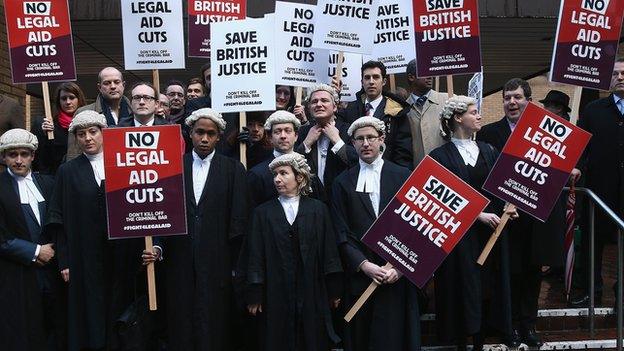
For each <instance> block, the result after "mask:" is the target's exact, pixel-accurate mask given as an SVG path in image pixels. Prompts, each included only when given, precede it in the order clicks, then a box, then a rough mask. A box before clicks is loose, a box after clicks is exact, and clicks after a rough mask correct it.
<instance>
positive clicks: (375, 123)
mask: <svg viewBox="0 0 624 351" xmlns="http://www.w3.org/2000/svg"><path fill="white" fill-rule="evenodd" d="M364 127H373V128H375V129H376V130H377V131H378V132H379V133H380V134H381V135H384V134H385V130H386V125H385V124H384V122H383V121H382V120H380V119H379V118H376V117H371V116H364V117H360V118H358V119H356V120H355V121H353V123H351V126H350V127H349V130H347V134H349V136H350V137H352V136H353V133H355V131H356V130H358V129H360V128H364Z"/></svg>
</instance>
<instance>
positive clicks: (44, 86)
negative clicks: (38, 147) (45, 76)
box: [41, 82, 54, 140]
mask: <svg viewBox="0 0 624 351" xmlns="http://www.w3.org/2000/svg"><path fill="white" fill-rule="evenodd" d="M41 91H43V109H44V110H45V119H46V120H47V121H48V122H50V123H54V122H53V121H52V107H51V106H50V89H49V88H48V82H41ZM53 139H54V132H48V140H53Z"/></svg>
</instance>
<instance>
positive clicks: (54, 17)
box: [4, 0, 76, 84]
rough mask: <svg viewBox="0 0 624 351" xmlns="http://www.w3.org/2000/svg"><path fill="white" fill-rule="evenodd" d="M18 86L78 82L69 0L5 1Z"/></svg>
mask: <svg viewBox="0 0 624 351" xmlns="http://www.w3.org/2000/svg"><path fill="white" fill-rule="evenodd" d="M4 15H5V17H6V18H5V20H6V26H7V39H8V44H9V45H8V46H9V54H10V57H11V74H12V80H13V83H14V84H18V83H38V82H52V81H67V80H75V79H76V66H75V62H74V45H73V41H72V30H71V23H70V21H69V7H68V5H67V0H48V1H26V0H10V1H8V0H5V1H4Z"/></svg>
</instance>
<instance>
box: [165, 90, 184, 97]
mask: <svg viewBox="0 0 624 351" xmlns="http://www.w3.org/2000/svg"><path fill="white" fill-rule="evenodd" d="M167 96H168V97H170V98H173V97H179V98H182V97H184V94H183V93H176V92H173V91H172V92H170V93H167Z"/></svg>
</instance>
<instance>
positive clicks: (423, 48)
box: [413, 0, 481, 77]
mask: <svg viewBox="0 0 624 351" xmlns="http://www.w3.org/2000/svg"><path fill="white" fill-rule="evenodd" d="M413 6H414V21H415V24H414V26H415V31H416V63H417V67H418V76H419V77H431V76H442V75H453V74H466V73H475V72H480V71H481V40H480V38H479V10H478V9H477V0H414V3H413Z"/></svg>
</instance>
